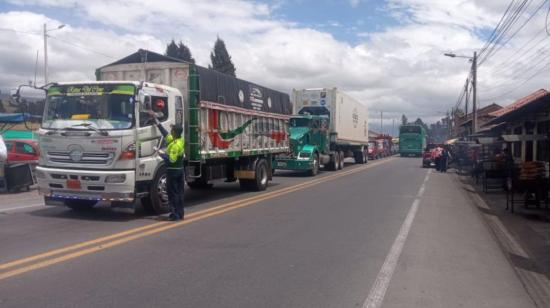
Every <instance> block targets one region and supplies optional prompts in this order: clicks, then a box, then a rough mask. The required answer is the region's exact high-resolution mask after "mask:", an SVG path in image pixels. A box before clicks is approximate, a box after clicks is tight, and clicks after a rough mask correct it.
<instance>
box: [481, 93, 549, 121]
mask: <svg viewBox="0 0 550 308" xmlns="http://www.w3.org/2000/svg"><path fill="white" fill-rule="evenodd" d="M548 93H549V92H548V91H546V90H545V89H540V90H538V91H535V92H533V93H531V94H529V95H527V96H525V97H522V98H520V99H518V100H517V101H515V102H514V103H512V104H510V105H508V106H505V107H504V108H502V109H500V110H497V111H494V112H491V113H490V114H489V115H492V116H495V117H500V116H503V115H505V114H507V113H509V112H512V111H514V110H517V109H519V108H521V107H523V106H525V105H527V104H530V103H532V102H534V101H536V100H537V99H539V98H541V97H543V96H545V95H548Z"/></svg>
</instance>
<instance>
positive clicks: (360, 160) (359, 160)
mask: <svg viewBox="0 0 550 308" xmlns="http://www.w3.org/2000/svg"><path fill="white" fill-rule="evenodd" d="M353 158H354V159H355V163H356V164H364V163H365V153H363V151H355V152H353Z"/></svg>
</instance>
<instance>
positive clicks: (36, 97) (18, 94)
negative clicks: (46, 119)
mask: <svg viewBox="0 0 550 308" xmlns="http://www.w3.org/2000/svg"><path fill="white" fill-rule="evenodd" d="M11 97H12V99H13V100H14V101H15V102H16V103H17V104H18V105H19V104H26V103H30V102H39V101H44V100H46V89H44V88H36V87H33V86H29V85H20V86H19V87H18V88H17V90H16V91H15V93H12V94H11Z"/></svg>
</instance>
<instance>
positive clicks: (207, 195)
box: [28, 182, 281, 222]
mask: <svg viewBox="0 0 550 308" xmlns="http://www.w3.org/2000/svg"><path fill="white" fill-rule="evenodd" d="M279 185H281V184H279V183H274V182H270V183H269V189H273V188H275V187H277V186H279ZM258 193H261V192H243V191H242V190H241V189H240V186H239V184H238V183H215V184H214V187H213V188H211V189H202V190H192V189H190V188H189V187H185V208H186V209H192V208H195V207H199V206H201V205H205V204H206V203H210V202H217V201H220V200H223V199H228V198H232V197H237V196H241V197H243V198H244V197H249V196H253V195H255V194H258ZM208 206H214V205H207V207H208ZM28 214H29V215H32V216H38V217H47V218H59V219H71V220H78V219H81V220H87V221H113V222H124V221H132V220H138V219H153V220H157V216H151V215H149V214H147V213H146V212H145V210H144V209H143V207H142V206H141V204H140V202H139V201H137V204H136V206H135V210H134V209H133V208H118V207H116V208H113V207H111V206H110V205H109V204H103V203H102V204H98V205H96V206H95V207H94V208H93V209H90V210H87V211H78V212H77V211H74V210H71V209H69V208H67V207H64V206H51V207H49V206H48V207H45V208H41V209H38V210H35V211H32V212H29V213H28Z"/></svg>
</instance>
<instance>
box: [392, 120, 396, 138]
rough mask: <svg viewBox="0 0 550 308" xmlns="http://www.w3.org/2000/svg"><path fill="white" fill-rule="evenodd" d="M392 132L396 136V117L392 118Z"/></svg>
mask: <svg viewBox="0 0 550 308" xmlns="http://www.w3.org/2000/svg"><path fill="white" fill-rule="evenodd" d="M391 134H392V135H393V136H395V119H392V124H391Z"/></svg>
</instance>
